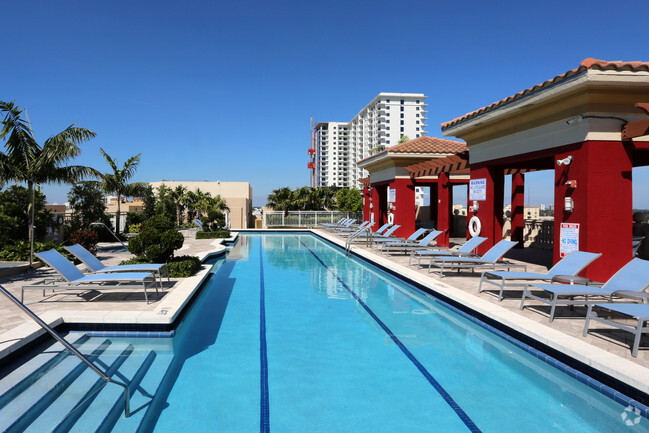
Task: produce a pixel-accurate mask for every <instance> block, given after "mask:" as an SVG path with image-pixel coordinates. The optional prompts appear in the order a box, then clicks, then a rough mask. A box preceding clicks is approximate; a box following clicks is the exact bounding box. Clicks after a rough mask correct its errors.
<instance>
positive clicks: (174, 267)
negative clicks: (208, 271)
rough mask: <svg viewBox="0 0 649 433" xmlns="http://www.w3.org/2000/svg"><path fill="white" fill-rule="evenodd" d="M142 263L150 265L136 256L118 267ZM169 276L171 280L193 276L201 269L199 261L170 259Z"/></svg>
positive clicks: (188, 257) (187, 257)
mask: <svg viewBox="0 0 649 433" xmlns="http://www.w3.org/2000/svg"><path fill="white" fill-rule="evenodd" d="M142 263H151V261H150V260H147V259H146V258H145V257H142V256H138V257H133V258H132V259H129V260H124V261H123V262H121V263H120V265H138V264H142ZM167 268H168V269H169V276H170V277H171V278H187V277H191V276H192V275H194V274H195V273H196V272H198V271H199V269H200V268H201V261H200V260H199V259H198V257H195V256H179V257H174V258H172V259H171V260H170V261H169V262H168V263H167Z"/></svg>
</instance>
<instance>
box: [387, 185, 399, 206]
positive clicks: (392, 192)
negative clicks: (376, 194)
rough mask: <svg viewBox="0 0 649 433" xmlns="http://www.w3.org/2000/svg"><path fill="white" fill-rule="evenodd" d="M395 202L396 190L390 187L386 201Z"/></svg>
mask: <svg viewBox="0 0 649 433" xmlns="http://www.w3.org/2000/svg"><path fill="white" fill-rule="evenodd" d="M396 202H397V190H396V189H393V188H390V189H388V203H396Z"/></svg>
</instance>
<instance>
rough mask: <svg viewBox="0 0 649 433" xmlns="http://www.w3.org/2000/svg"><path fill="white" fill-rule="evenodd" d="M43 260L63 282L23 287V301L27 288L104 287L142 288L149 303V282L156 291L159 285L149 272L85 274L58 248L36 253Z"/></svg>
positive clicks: (76, 288) (48, 281)
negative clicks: (147, 290) (57, 249)
mask: <svg viewBox="0 0 649 433" xmlns="http://www.w3.org/2000/svg"><path fill="white" fill-rule="evenodd" d="M34 255H35V256H36V257H38V258H39V259H41V260H42V261H43V262H45V263H47V264H48V265H50V266H51V267H52V268H53V269H54V270H55V271H56V272H58V273H59V275H60V276H61V277H62V278H63V280H65V281H63V282H57V281H53V280H52V279H48V280H44V281H43V282H42V283H41V284H38V283H37V284H30V285H26V286H23V287H22V293H21V302H22V300H23V298H24V295H25V289H43V290H45V289H66V290H85V291H88V290H102V289H133V288H142V289H143V290H144V299H145V300H146V303H147V304H148V303H149V297H148V295H147V292H146V289H147V283H148V284H149V285H151V284H153V286H154V287H155V291H156V293H158V286H157V284H156V277H155V275H154V274H152V273H148V272H124V273H121V272H120V273H116V274H104V273H102V274H91V275H84V274H83V272H81V271H80V270H79V269H77V267H76V266H74V265H73V264H72V263H71V262H69V261H68V259H66V258H65V257H63V256H62V255H61V254H60V253H59V252H58V251H56V250H49V251H43V252H40V253H35V254H34Z"/></svg>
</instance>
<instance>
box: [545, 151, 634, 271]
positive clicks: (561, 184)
mask: <svg viewBox="0 0 649 433" xmlns="http://www.w3.org/2000/svg"><path fill="white" fill-rule="evenodd" d="M568 156H572V157H573V158H572V161H571V162H570V164H569V165H566V164H562V165H561V166H558V165H555V170H554V173H555V190H554V209H555V211H554V261H555V262H556V261H558V260H559V259H560V258H561V242H562V239H561V228H562V223H564V224H579V226H578V245H577V246H578V247H579V250H581V251H589V252H593V253H604V255H603V256H602V257H600V258H599V259H597V260H596V261H595V262H594V263H593V264H592V265H590V266H589V267H588V268H586V270H585V271H584V272H583V273H582V274H581V275H583V276H586V277H588V278H590V279H593V280H596V281H606V280H607V279H608V278H610V277H611V276H612V275H613V274H614V273H615V272H616V271H617V270H619V269H620V268H621V267H622V266H624V265H625V264H626V263H627V262H628V261H629V260H631V258H632V256H633V253H632V246H631V243H632V231H633V221H632V216H633V196H632V176H631V169H632V168H633V163H632V160H631V156H630V150H629V149H628V148H627V146H626V145H625V144H624V143H622V142H616V141H613V142H611V141H587V142H584V143H581V144H579V145H576V146H575V148H574V149H573V150H571V151H565V152H563V153H561V154H558V155H556V159H557V160H562V159H564V158H566V157H568ZM566 197H570V199H571V200H572V204H573V207H574V208H573V210H572V211H571V212H568V211H567V210H566ZM575 229H576V226H571V227H564V241H565V242H564V245H569V244H570V243H569V242H568V241H569V237H568V236H566V234H573V235H574V234H575ZM573 239H574V237H573ZM564 251H565V250H564Z"/></svg>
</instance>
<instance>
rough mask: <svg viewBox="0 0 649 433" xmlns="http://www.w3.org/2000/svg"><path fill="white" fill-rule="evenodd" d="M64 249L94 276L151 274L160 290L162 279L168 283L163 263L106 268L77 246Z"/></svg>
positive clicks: (165, 267)
mask: <svg viewBox="0 0 649 433" xmlns="http://www.w3.org/2000/svg"><path fill="white" fill-rule="evenodd" d="M63 248H65V249H66V250H67V251H68V252H69V253H70V254H72V255H73V256H75V257H76V258H77V259H79V260H81V261H82V262H83V264H84V265H86V266H88V268H90V270H91V271H93V272H94V273H96V274H99V273H114V272H147V273H153V274H156V275H157V276H158V280H159V282H160V288H162V277H163V276H165V277H167V282H169V270H168V268H167V265H165V264H164V263H142V264H135V265H118V266H106V265H104V264H103V263H102V262H100V261H99V259H98V258H97V257H95V256H93V255H92V253H91V252H90V251H88V250H87V249H85V248H84V247H82V246H81V245H79V244H74V245H70V246H67V247H63Z"/></svg>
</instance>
